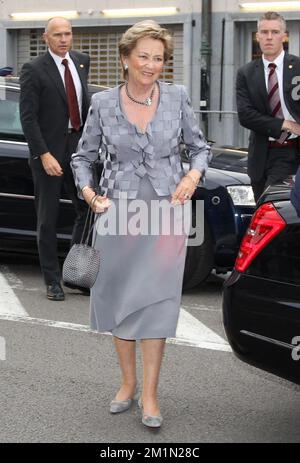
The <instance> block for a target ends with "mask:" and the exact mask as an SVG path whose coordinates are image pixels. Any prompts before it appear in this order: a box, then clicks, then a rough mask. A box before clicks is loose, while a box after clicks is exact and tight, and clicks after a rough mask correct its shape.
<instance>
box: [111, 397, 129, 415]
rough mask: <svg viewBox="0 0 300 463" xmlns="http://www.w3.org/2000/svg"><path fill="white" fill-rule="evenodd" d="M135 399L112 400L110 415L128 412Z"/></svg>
mask: <svg viewBox="0 0 300 463" xmlns="http://www.w3.org/2000/svg"><path fill="white" fill-rule="evenodd" d="M132 400H133V399H127V400H112V401H111V402H110V413H122V412H126V410H128V409H129V408H130V407H131V404H132Z"/></svg>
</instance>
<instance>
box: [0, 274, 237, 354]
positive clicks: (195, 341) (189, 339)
mask: <svg viewBox="0 0 300 463" xmlns="http://www.w3.org/2000/svg"><path fill="white" fill-rule="evenodd" d="M0 270H2V271H4V273H5V276H4V275H3V274H1V272H0V294H1V299H0V319H1V320H10V321H15V322H23V323H29V324H35V325H42V326H49V327H54V328H63V329H69V330H73V331H82V332H93V331H92V330H90V328H89V326H88V325H80V324H76V323H68V322H60V321H55V320H46V319H42V318H33V317H30V316H29V314H28V313H27V312H26V310H25V308H24V307H23V305H22V304H21V302H20V300H19V299H18V297H17V296H16V295H15V293H14V291H13V290H12V286H13V287H14V288H15V289H18V290H20V288H23V283H22V281H21V280H19V278H18V277H17V276H16V275H14V274H13V273H11V272H10V271H9V269H8V268H7V267H5V266H1V267H0ZM9 282H10V283H11V284H9ZM185 307H187V306H185ZM199 307H200V306H199ZM202 307H203V306H201V308H202ZM95 333H96V331H95ZM103 334H110V333H103ZM167 342H168V343H170V344H176V345H182V346H193V347H199V348H202V349H211V350H220V351H224V352H231V348H230V346H229V344H228V343H227V342H226V341H225V340H224V339H223V338H222V337H221V336H219V335H218V334H216V333H215V332H214V331H212V330H211V329H209V328H208V327H207V326H206V325H204V324H203V323H201V322H200V321H199V320H198V319H197V318H195V317H193V315H191V314H190V313H189V312H187V311H186V310H185V308H183V307H181V310H180V314H179V320H178V326H177V332H176V338H168V339H167Z"/></svg>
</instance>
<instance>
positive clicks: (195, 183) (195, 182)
mask: <svg viewBox="0 0 300 463" xmlns="http://www.w3.org/2000/svg"><path fill="white" fill-rule="evenodd" d="M185 176H186V177H188V178H190V179H191V180H192V182H194V185H195V186H198V183H199V180H198V181H197V180H195V179H194V178H193V177H192V176H191V175H189V174H188V173H187V174H186V175H185Z"/></svg>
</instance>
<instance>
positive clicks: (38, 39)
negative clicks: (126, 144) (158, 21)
mask: <svg viewBox="0 0 300 463" xmlns="http://www.w3.org/2000/svg"><path fill="white" fill-rule="evenodd" d="M167 27H168V28H169V29H170V30H171V31H172V33H173V35H174V55H173V56H172V58H171V60H170V61H169V62H168V64H167V65H166V66H165V69H164V72H163V74H162V76H161V77H162V80H165V81H168V82H174V83H183V28H182V26H181V25H176V26H167ZM125 30H126V27H101V28H100V27H90V28H73V48H74V50H79V51H82V52H84V53H88V54H89V55H90V58H91V67H90V74H89V81H90V83H93V84H98V85H105V86H108V87H113V86H115V85H117V84H119V83H120V82H121V68H120V62H119V53H118V43H119V40H120V38H121V36H122V34H123V32H124V31H125ZM43 32H44V31H43V29H23V30H19V31H18V50H17V70H18V74H19V73H20V70H21V68H22V66H23V64H24V63H26V62H27V61H30V60H32V59H34V58H36V57H37V56H39V55H40V54H43V53H45V51H46V45H45V43H44V42H43V40H42V34H43Z"/></svg>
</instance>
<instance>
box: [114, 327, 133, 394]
mask: <svg viewBox="0 0 300 463" xmlns="http://www.w3.org/2000/svg"><path fill="white" fill-rule="evenodd" d="M114 343H115V347H116V351H117V354H118V357H119V364H120V367H121V372H122V385H121V388H120V389H119V391H118V393H117V395H116V397H115V400H127V399H131V398H132V397H133V396H134V393H135V388H136V358H135V346H136V342H135V341H128V340H125V339H120V338H117V337H116V336H114Z"/></svg>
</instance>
